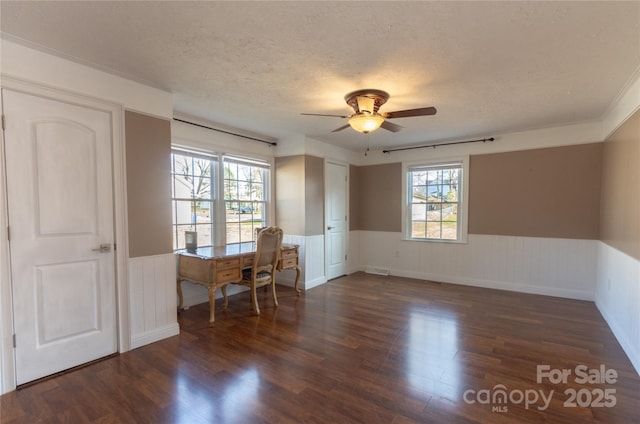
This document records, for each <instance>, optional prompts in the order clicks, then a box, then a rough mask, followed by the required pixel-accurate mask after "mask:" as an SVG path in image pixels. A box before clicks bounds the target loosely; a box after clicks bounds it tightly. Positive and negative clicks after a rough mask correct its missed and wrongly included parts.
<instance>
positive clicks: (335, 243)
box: [325, 162, 348, 280]
mask: <svg viewBox="0 0 640 424" xmlns="http://www.w3.org/2000/svg"><path fill="white" fill-rule="evenodd" d="M326 171H327V176H326V182H327V187H326V199H325V211H326V220H325V222H326V223H327V228H326V230H325V231H326V232H325V241H326V252H325V254H326V261H327V270H326V272H327V279H328V280H330V279H332V278H336V277H340V276H342V275H345V274H346V272H347V265H346V261H347V256H346V244H347V243H346V240H347V231H348V230H347V167H346V166H344V165H340V164H336V163H331V162H328V163H327V169H326Z"/></svg>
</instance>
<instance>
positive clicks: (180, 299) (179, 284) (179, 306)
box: [176, 278, 184, 310]
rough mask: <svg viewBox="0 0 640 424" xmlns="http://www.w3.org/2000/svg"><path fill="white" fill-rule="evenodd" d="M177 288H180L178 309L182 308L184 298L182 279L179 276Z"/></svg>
mask: <svg viewBox="0 0 640 424" xmlns="http://www.w3.org/2000/svg"><path fill="white" fill-rule="evenodd" d="M176 289H177V290H178V310H180V309H182V303H183V302H184V299H183V298H182V280H181V279H180V278H178V280H177V281H176Z"/></svg>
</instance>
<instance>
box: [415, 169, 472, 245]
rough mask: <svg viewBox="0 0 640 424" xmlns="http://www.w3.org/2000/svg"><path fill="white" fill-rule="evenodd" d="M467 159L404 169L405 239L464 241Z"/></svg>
mask: <svg viewBox="0 0 640 424" xmlns="http://www.w3.org/2000/svg"><path fill="white" fill-rule="evenodd" d="M465 169H466V160H464V161H463V160H461V161H454V162H446V163H434V164H420V165H411V166H408V167H407V168H406V170H407V172H406V175H407V192H406V199H407V202H406V213H407V221H406V222H407V225H406V235H407V238H409V239H412V240H442V241H465V239H466V211H465V206H466V202H465V201H464V196H463V194H464V190H463V189H464V184H465V183H464V181H465V179H464V176H465Z"/></svg>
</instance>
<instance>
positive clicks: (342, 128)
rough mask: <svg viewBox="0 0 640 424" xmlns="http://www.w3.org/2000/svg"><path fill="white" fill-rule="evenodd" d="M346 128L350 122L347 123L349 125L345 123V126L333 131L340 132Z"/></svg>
mask: <svg viewBox="0 0 640 424" xmlns="http://www.w3.org/2000/svg"><path fill="white" fill-rule="evenodd" d="M345 128H349V124H347V125H343V126H341V127H340V128H336V129H335V130H333V131H331V132H338V131H342V130H344V129H345Z"/></svg>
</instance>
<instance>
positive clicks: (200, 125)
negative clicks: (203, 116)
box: [173, 118, 278, 146]
mask: <svg viewBox="0 0 640 424" xmlns="http://www.w3.org/2000/svg"><path fill="white" fill-rule="evenodd" d="M173 120H174V121H178V122H183V123H185V124H189V125H194V126H196V127H200V128H206V129H208V130H212V131H218V132H221V133H224V134H229V135H235V136H236V137H242V138H246V139H247V140H253V141H259V142H260V143H265V144H268V145H270V146H277V145H278V143H275V142H273V141H267V140H261V139H259V138H254V137H249V136H248V135H242V134H236V133H234V132H231V131H225V130H221V129H219V128H213V127H208V126H206V125H202V124H196V123H195V122H190V121H185V120H184V119H179V118H173Z"/></svg>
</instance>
